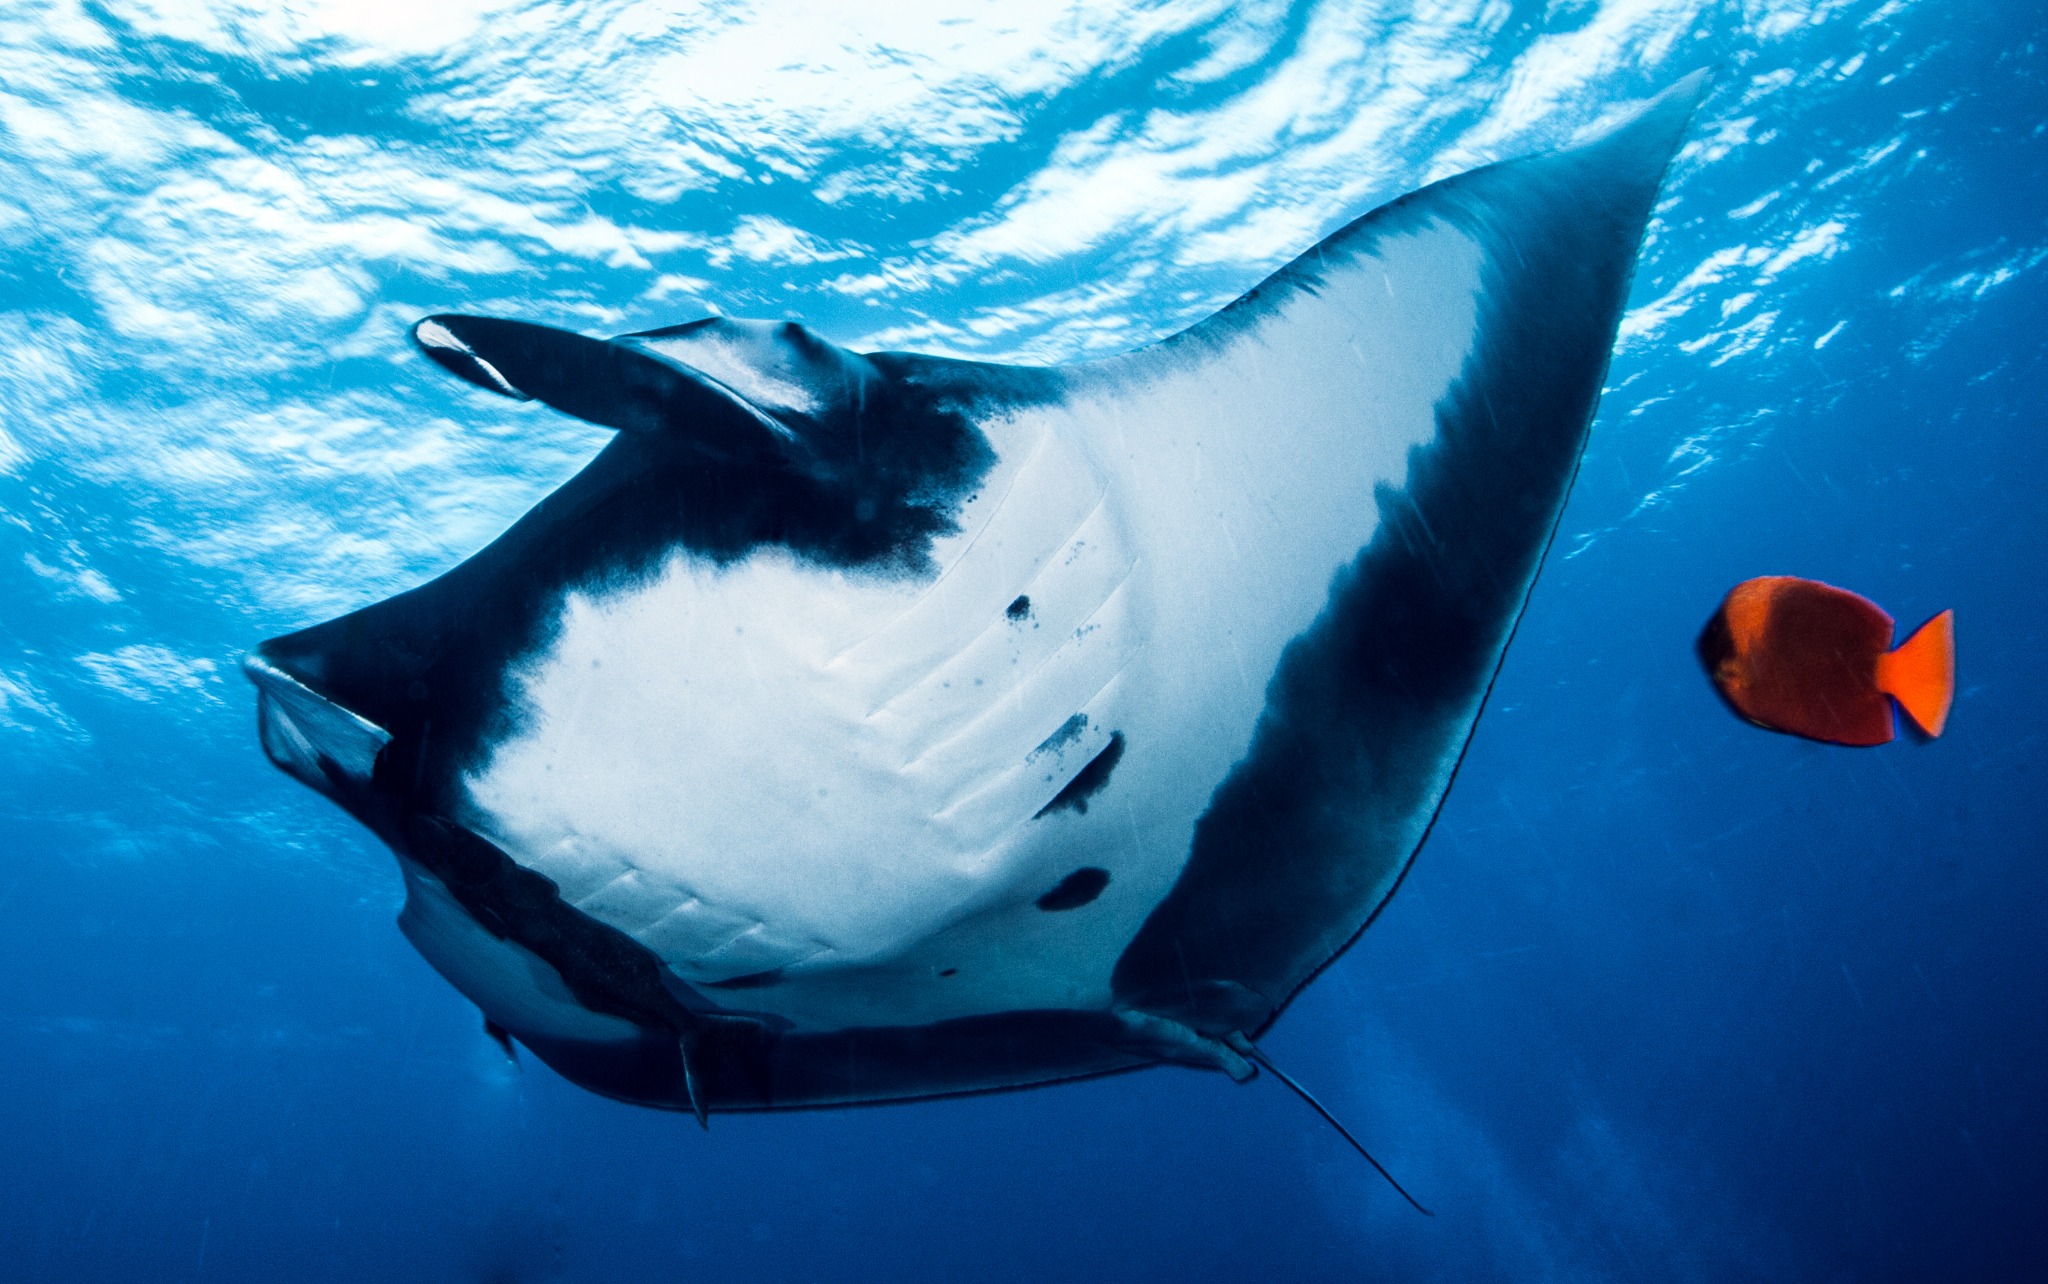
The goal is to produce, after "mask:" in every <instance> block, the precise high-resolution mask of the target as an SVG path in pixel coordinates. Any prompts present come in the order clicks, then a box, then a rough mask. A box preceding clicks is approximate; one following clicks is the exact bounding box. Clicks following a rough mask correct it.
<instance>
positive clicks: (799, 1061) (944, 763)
mask: <svg viewBox="0 0 2048 1284" xmlns="http://www.w3.org/2000/svg"><path fill="white" fill-rule="evenodd" d="M1700 88H1701V86H1700V83H1699V81H1698V80H1697V79H1695V80H1693V81H1689V82H1687V83H1685V84H1683V85H1681V86H1679V87H1678V88H1677V89H1675V90H1673V91H1672V92H1671V93H1669V94H1666V95H1665V96H1664V97H1663V98H1661V99H1659V100H1658V101H1656V102H1655V103H1653V104H1651V105H1650V106H1649V107H1648V108H1647V109H1646V110H1645V111H1644V112H1642V113H1641V114H1640V115H1639V116H1637V117H1636V118H1635V119H1634V120H1633V121H1631V122H1629V123H1627V124H1625V125H1623V126H1621V127H1619V128H1618V129H1615V130H1613V131H1612V132H1610V133H1608V134H1607V135H1606V136H1604V137H1602V138H1599V139H1597V140H1595V141H1593V142H1590V143H1588V144H1586V145H1584V146H1581V147H1577V148H1575V149H1572V150H1569V151H1563V152H1559V153H1555V154H1551V155H1545V156H1538V157H1532V158H1528V159H1523V160H1517V161H1512V162H1508V163H1505V164H1500V165H1494V166H1490V167H1488V168H1485V169H1481V170H1476V171H1474V172H1472V173H1468V174H1464V175H1460V176H1458V177H1456V178H1452V179H1448V180H1446V181H1444V182H1441V183H1437V184H1435V185H1433V186H1431V187H1428V188H1426V189H1424V190H1422V191H1420V192H1416V193H1414V194H1412V195H1410V196H1407V197H1404V198H1402V199H1401V200H1398V201H1395V202H1394V203H1392V204H1390V205H1387V206H1385V207H1383V208H1381V209H1379V210H1376V211H1374V212H1373V213H1371V214H1368V215H1366V216H1365V217H1363V218H1361V219H1359V220H1358V221H1356V222H1354V223H1352V224H1350V225H1349V226H1347V227H1345V228H1343V229H1342V230H1340V231H1338V232H1337V233H1336V234H1335V235H1333V236H1331V237H1330V238H1329V239H1327V240H1325V241H1324V242H1323V243H1322V244H1320V245H1318V246H1316V247H1315V248H1314V249H1312V250H1310V251H1309V252H1308V253H1307V254H1305V255H1303V256H1302V257H1301V258H1299V259H1297V260H1295V261H1294V262H1293V263H1291V264H1289V265H1288V266H1287V267H1285V268H1283V269H1281V270H1280V271H1279V272H1277V273H1276V274H1274V275H1273V276H1272V277H1271V278H1270V279H1268V280H1267V281H1266V282H1264V283H1263V284H1261V285H1260V286H1259V287H1258V288H1257V289H1255V290H1253V291H1252V292H1251V293H1250V294H1248V295H1246V296H1245V297H1244V298H1243V299H1240V300H1239V301H1238V302H1236V303H1235V304H1232V305H1231V306H1230V307H1228V308H1226V309H1224V310H1223V311H1222V312H1220V313H1218V314H1217V315H1216V316H1214V317H1212V318H1210V319H1209V320H1207V321H1205V322H1203V323H1201V324H1200V325H1197V326H1195V327H1193V328H1192V329H1190V330H1188V331H1186V332H1184V333H1182V334H1179V335H1176V336H1174V337H1173V338H1171V339H1168V340H1166V341H1164V342H1162V343H1158V344H1155V345H1153V346H1151V347H1148V348H1145V349H1143V350H1141V351H1138V352H1134V353H1131V354H1129V355H1127V356H1123V357H1119V358H1115V359H1112V360H1108V361H1102V362H1096V363H1090V364H1084V365H1075V366H1066V367H1059V368H1053V369H1025V368H1019V367H1005V366H993V365H984V364H978V363H973V362H964V361H950V360H941V359H937V358H931V357H921V356H913V355H905V354H900V353H875V354H865V355H863V354H858V353H853V352H848V351H846V350H844V349H841V348H838V347H835V346H833V345H832V344H830V343H827V342H825V341H824V340H822V339H820V338H818V337H817V336H815V335H813V334H811V333H810V332H809V331H807V330H805V329H803V328H802V327H801V326H798V325H794V324H786V323H785V324H767V323H757V322H742V321H729V320H723V319H714V320H706V321H697V322H692V323H690V324H687V325H681V326H676V327H673V328H670V329H665V330H655V331H650V332H646V333H642V334H630V335H624V336H621V337H619V338H616V339H610V340H599V339H591V338H586V337H583V336H580V335H576V334H571V333H567V332H564V331H560V330H554V329H549V328H546V327H543V326H537V325H529V324H525V323H522V322H517V321H506V320H496V319H490V318H483V317H469V316H436V317H431V318H429V319H427V320H425V321H423V322H421V323H420V324H419V325H418V326H417V327H416V329H415V331H414V337H415V338H416V340H417V341H418V343H419V345H420V346H421V348H422V349H423V350H424V351H425V353H426V354H427V355H428V356H429V357H431V358H432V359H433V360H435V361H436V362H438V363H440V364H441V365H442V366H444V367H446V368H447V369H449V370H451V371H453V372H454V373H455V374H457V375H459V376H460V377H462V378H463V379H466V380H468V381H469V382H470V383H472V384H475V385H477V386H478V387H481V388H483V389H486V390H488V391H490V392H492V393H495V394H498V395H501V396H505V397H510V398H515V399H523V400H534V401H539V402H542V403H544V404H545V405H547V406H550V407H553V408H554V409H555V410H558V411H562V412H566V413H568V414H571V415H574V416H577V417H579V418H582V419H586V420H589V421H591V422H594V423H598V424H603V425H606V426H609V427H611V428H614V429H617V430H618V431H617V433H616V435H615V436H614V437H613V438H612V440H611V441H610V443H609V444H608V445H607V446H606V447H605V448H604V449H603V450H602V451H601V452H600V453H599V454H598V455H597V457H596V458H595V459H594V460H592V461H591V463H590V464H589V466H588V467H586V468H585V469H584V470H583V471H582V472H581V473H579V474H578V475H577V476H576V477H574V478H573V479H571V480H570V481H569V482H568V483H567V484H565V485H564V486H563V487H561V489H559V490H558V491H556V492H555V493H553V494H551V495H549V496H548V497H547V498H546V499H545V500H543V501H542V502H541V503H540V504H539V505H538V506H537V507H535V508H534V509H533V511H531V512H530V513H528V514H527V515H526V516H524V517H523V518H521V519H520V520H519V521H518V522H517V523H515V524H514V525H513V526H512V528H511V529H510V530H508V531H507V532H505V534H504V535H502V536H501V537H499V538H498V539H497V540H496V541H494V542H493V543H492V544H490V545H489V546H488V547H487V548H485V549H483V550H482V551H481V552H479V553H477V554H476V555H475V556H474V557H472V558H470V559H469V560H468V561H466V562H464V563H462V564H461V565H460V566H458V567H456V568H455V569H454V570H452V571H449V572H448V573H447V574H445V575H443V576H441V577H440V578H439V579H436V580H434V581H432V582H431V583H428V584H425V585H422V586H421V587H419V588H417V589H414V590H412V591H411V592H408V593H404V594H401V595H399V596H397V597H394V598H391V599H389V600H388V601H384V602H379V603H376V604H374V605H371V606H367V607H365V608H363V609H362V610H359V611H356V612H354V613H352V614H350V615H346V616H343V617H341V618H340V619H336V620H332V621H329V622H328V623H325V624H320V625H316V626H314V627H312V628H309V629H305V630H303V631H301V632H298V633H293V634H289V635H286V636H284V637H280V638H276V639H273V640H271V641H269V642H266V643H264V644H263V645H262V646H261V647H260V648H258V650H257V651H256V652H255V654H254V655H252V656H251V657H250V659H249V660H248V662H247V667H248V671H249V673H250V675H251V676H252V677H253V678H254V680H255V682H256V685H257V688H258V691H259V707H260V723H261V732H262V739H263V745H264V749H265V751H266V752H267V753H268V754H269V756H270V757H271V758H272V760H273V761H275V762H276V763H277V764H278V765H279V766H281V767H282V768H284V769H285V770H286V771H288V772H290V773H291V774H292V775H293V776H295V777H297V778H298V779H300V780H302V781H304V782H305V783H306V784H308V785H310V786H312V787H313V788H315V789H317V790H319V791H320V792H322V793H324V794H326V795H327V796H328V797H329V798H331V799H333V800H334V801H335V802H337V803H338V804H340V805H341V806H342V807H344V808H346V809H347V810H348V811H349V812H350V813H351V814H352V815H354V816H356V817H357V818H358V819H360V820H361V821H362V822H363V823H364V824H366V825H368V826H369V827H370V828H371V829H373V830H375V831H376V833H377V834H378V835H379V836H380V837H381V838H382V839H383V840H384V841H385V842H386V843H388V844H389V845H390V846H391V848H392V849H393V850H394V851H395V852H396V853H397V855H398V859H399V864H400V867H401V870H402V871H403V873H404V877H405V881H406V886H407V892H408V899H407V903H406V908H405V911H404V913H403V914H402V915H401V916H400V925H401V926H402V928H403V929H404V931H405V932H406V934H407V935H408V936H409V937H410V938H411V940H412V941H413V943H414V944H415V945H416V946H417V947H418V948H419V950H420V952H421V953H422V954H423V955H425V956H426V958H427V959H428V961H429V962H431V963H432V964H433V965H434V966H435V967H436V968H437V969H439V970H440V972H441V973H442V974H443V975H444V976H446V977H447V978H448V979H449V980H450V981H451V982H453V983H454V984H455V985H456V986H457V987H458V988H459V989H461V990H462V991H463V992H464V993H465V994H467V995H468V996H469V997H470V998H472V999H473V1000H475V1001H476V1003H477V1004H478V1006H480V1007H481V1008H482V1009H483V1010H484V1012H485V1014H486V1017H487V1019H488V1021H489V1022H490V1023H491V1027H490V1028H491V1029H493V1030H494V1031H503V1032H505V1033H506V1034H508V1035H509V1036H510V1037H511V1038H515V1039H517V1040H518V1041H519V1042H520V1043H523V1044H525V1045H526V1046H527V1047H528V1048H530V1049H532V1051H533V1052H534V1053H535V1054H536V1055H538V1056H539V1057H540V1058H541V1059H542V1060H544V1061H546V1062H547V1063H548V1064H549V1065H551V1066H553V1067H554V1068H555V1069H557V1070H558V1071H560V1072H561V1073H562V1074H564V1075H566V1076H568V1077H569V1078H570V1079H572V1080H574V1081H575V1082H577V1083H579V1084H582V1085H584V1086H586V1087H589V1088H591V1089H594V1090H596V1091H598V1092H602V1093H605V1094H608V1095H610V1096H614V1097H618V1098H622V1099H625V1100H628V1101H634V1102H640V1103H643V1104H647V1105H654V1106H663V1107H670V1108H678V1109H690V1110H694V1111H696V1112H697V1113H698V1115H699V1117H700V1118H701V1117H702V1116H703V1115H704V1113H705V1112H707V1111H714V1110H760V1109H776V1108H782V1107H799V1106H818V1105H829V1104H840V1103H850V1102H860V1101H874V1100H884V1099H896V1098H910V1097H920V1096H930V1095H935V1094H943V1093H957V1092H972V1091H980V1090H986V1089H996V1088H1008V1087H1017V1086H1021V1085H1026V1084H1034V1083H1042V1082H1047V1081H1051V1080H1057V1079H1064V1078H1072V1077H1076V1076H1082V1075H1092V1074H1100V1073H1105V1072H1110V1071H1116V1070H1124V1069H1131V1068H1135V1067H1139V1066H1144V1065H1149V1064H1154V1063H1157V1062H1161V1061H1172V1062H1180V1063H1185V1064H1192V1065H1198V1066H1207V1067H1211V1068H1216V1069H1221V1070H1224V1071H1226V1072H1229V1073H1231V1074H1232V1075H1234V1076H1237V1077H1240V1078H1241V1077H1244V1076H1247V1075H1249V1074H1250V1072H1251V1067H1250V1065H1249V1064H1248V1062H1247V1061H1246V1059H1245V1054H1244V1052H1243V1050H1244V1049H1245V1048H1248V1047H1250V1046H1251V1045H1250V1044H1249V1042H1248V1040H1249V1038H1250V1037H1252V1036H1255V1035H1257V1034H1258V1033H1259V1032H1261V1031H1262V1030H1263V1029H1264V1028H1265V1027H1266V1026H1267V1025H1268V1024H1270V1023H1271V1022H1272V1021H1273V1019H1274V1018H1275V1016H1276V1015H1277V1014H1278V1013H1279V1011H1280V1010H1281V1009H1282V1007H1284V1006H1285V1004H1286V1003H1287V1001H1288V999H1289V998H1290V997H1291V996H1292V995H1293V994H1294V992H1295V991H1296V990H1297V989H1298V988H1299V987H1300V986H1301V985H1302V984H1303V983H1305V982H1306V981H1307V979H1308V978H1309V977H1310V976H1312V975H1313V974H1314V973H1315V971H1316V970H1317V969H1318V968H1320V967H1322V966H1323V965H1324V964H1326V963H1328V962H1329V961H1330V959H1332V958H1333V957H1334V956H1335V955H1336V954H1337V953H1338V952H1340V951H1341V950H1342V949H1343V948H1344V946H1345V945H1346V944H1347V943H1348V942H1349V941H1350V940H1351V939H1352V938H1353V937H1354V936H1356V935H1357V933H1358V932H1360V931H1361V930H1362V929H1363V927H1364V926H1365V925H1366V924H1367V923H1368V922H1369V921H1370V920H1371V918H1372V916H1373V915H1374V914H1375V913H1377V912H1378V910H1379V908H1380V907H1381V906H1382V905H1383V904H1384V903H1385V901H1386V899H1387V898H1388V896H1389V895H1390V894H1391V893H1392V891H1393V889H1394V887H1395V885H1396V884H1397V883H1398V882H1399V880H1400V878H1401V875H1402V873H1403V872H1404V870H1405V869H1406V867H1407V865H1408V863H1409V861H1410V859H1411V857H1412V856H1413V854H1414V852H1415V851H1416V849H1417V847H1418V845H1419V844H1420V843H1421V841H1422V838H1423V836H1424V834H1425V832H1426V831H1427V829H1428V827H1429V825H1430V823H1431V821H1432V819H1433V818H1434V816H1435V814H1436V810H1437V807H1438V805H1439V804H1440V803H1441V801H1442V799H1443V796H1444V792H1445V790H1446V789H1447V788H1448V787H1449V784H1450V780H1451V776H1452V773H1453V771H1454V770H1455V769H1456V767H1457V763H1458V760H1459V757H1460V755H1461V754H1462V753H1463V751H1464V746H1465V744H1466V741H1467V739H1468V737H1469V736H1470V734H1471V732H1472V728H1473V726H1474V723H1475V721H1476V720H1477V718H1478V715H1479V710H1480V706H1481V705H1482V703H1483V702H1484V700H1485V697H1486V693H1487V689H1488V687H1489V685H1490V684H1491V682H1492V680H1493V677H1494V674H1495V672H1496V670H1497V668H1498V666H1499V664H1500V660H1501V656H1502V654H1503V651H1504V650H1505V648H1506V646H1507V642H1508V639H1509V636H1510V635H1511V634H1512V632H1513V630H1514V627H1515V624H1516V621H1517V619H1518V618H1519V617H1520V615H1521V612H1522V609H1523V605H1524V603H1525V602H1526V600H1527V598H1528V594H1529V591H1530V587H1531V585H1532V583H1533V581H1534V579H1535V576H1536V571H1537V567H1538V564H1539V563H1540V561H1541V560H1542V556H1543V553H1544V550H1545V548H1546V546H1547V544H1548V542H1549V540H1550V538H1551V534H1552V532H1553V530H1554V529H1555V527H1556V524H1557V521H1558V516H1559V513H1560V511H1561V509H1562V507H1563V504H1564V500H1565V495H1566V492H1567V490H1568V488H1569V487H1570V484H1571V480H1572V476H1573V473H1574V471H1575V469H1576V468H1577V466H1578V460H1579V456H1580V452H1581V450H1582V448H1583V446H1584V443H1585V439H1586V432H1587V426H1588V424H1589V422H1590V420H1591V418H1592V414H1593V408H1594V403H1595V401H1596V399H1597V396H1598V394H1599V390H1600V386H1601V380H1602V378H1603V375H1604V373H1605V370H1606V365H1607V359H1608V351H1609V348H1610V346H1611V344H1612V343H1613V339H1614V333H1615V329H1616V326H1617V324H1618V321H1619V318H1620V315H1621V309H1622V306H1623V302H1624V299H1625V297H1626V294H1627V289H1628V283H1629V277H1630V273H1631V271H1632V268H1633V264H1634V261H1635V256H1636V249H1637V244H1638V242H1639V240H1640V238H1641V235H1642V231H1643V227H1644V225H1645V223H1646V221H1647V219H1648V217H1649V213H1650V208H1651V203H1652V201H1653V199H1654V198H1655V196H1656V192H1657V188H1658V184H1659V182H1660V180H1661V175H1662V173H1663V170H1664V167H1665V164H1666V162H1667V160H1668V158H1669V156H1670V155H1671V152H1672V150H1673V148H1674V147H1675V146H1676V143H1677V139H1678V137H1679V135H1680V133H1681V131H1682V129H1683V127H1684V122H1685V119H1686V117H1687V115H1688V113H1689V112H1690V110H1691V108H1692V106H1693V104H1694V102H1695V101H1696V100H1697V98H1698V95H1699V92H1700Z"/></svg>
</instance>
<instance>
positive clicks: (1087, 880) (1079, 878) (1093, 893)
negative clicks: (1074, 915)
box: [1038, 865, 1109, 910]
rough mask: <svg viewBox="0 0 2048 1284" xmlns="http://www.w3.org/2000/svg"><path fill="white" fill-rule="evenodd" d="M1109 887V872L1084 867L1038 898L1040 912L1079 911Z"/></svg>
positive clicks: (1091, 866) (1087, 866)
mask: <svg viewBox="0 0 2048 1284" xmlns="http://www.w3.org/2000/svg"><path fill="white" fill-rule="evenodd" d="M1107 886H1109V871H1108V870H1106V869H1097V868H1095V867H1094V866H1093V865H1084V866H1082V867H1081V868H1080V869H1077V870H1075V871H1074V872H1073V873H1071V874H1069V875H1067V876H1066V877H1065V878H1063V879H1061V880H1060V885H1059V886H1058V887H1055V888H1053V889H1052V890H1051V891H1049V892H1047V893H1046V894H1045V895H1043V896H1041V897H1039V898H1038V908H1040V909H1042V910H1070V909H1080V908H1081V907H1082V906H1083V905H1086V904H1087V903H1088V902H1090V901H1092V900H1094V899H1095V898H1096V897H1098V896H1100V895H1102V889H1103V888H1105V887H1107Z"/></svg>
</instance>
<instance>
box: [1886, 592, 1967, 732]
mask: <svg viewBox="0 0 2048 1284" xmlns="http://www.w3.org/2000/svg"><path fill="white" fill-rule="evenodd" d="M1877 689H1878V690H1880V691H1882V692H1884V693H1885V694H1887V695H1889V696H1890V697H1891V698H1892V699H1894V700H1897V701H1898V702H1899V707H1900V708H1902V709H1904V710H1905V711H1906V716H1907V717H1909V718H1911V719H1912V720H1913V721H1914V722H1917V723H1919V724H1920V729H1921V730H1922V731H1925V732H1926V733H1927V734H1928V735H1930V736H1938V735H1940V734H1941V729H1942V727H1943V726H1944V725H1945V724H1946V723H1947V722H1948V707H1949V704H1950V702H1952V701H1953V700H1954V699H1955V696H1956V613H1955V612H1954V611H1943V612H1942V613H1941V614H1940V615H1937V616H1935V617H1934V618H1933V619H1931V620H1929V621H1927V623H1925V624H1923V625H1921V626H1920V627H1919V629H1917V630H1916V631H1915V632H1914V634H1913V636H1912V637H1909V638H1907V639H1906V640H1905V641H1904V642H1901V643H1899V645H1898V648H1897V649H1896V650H1893V651H1889V652H1887V653H1886V654H1884V655H1881V656H1879V657H1877Z"/></svg>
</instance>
